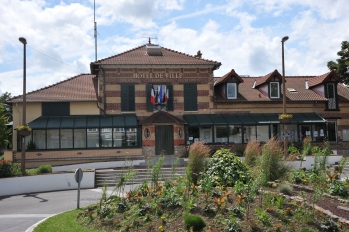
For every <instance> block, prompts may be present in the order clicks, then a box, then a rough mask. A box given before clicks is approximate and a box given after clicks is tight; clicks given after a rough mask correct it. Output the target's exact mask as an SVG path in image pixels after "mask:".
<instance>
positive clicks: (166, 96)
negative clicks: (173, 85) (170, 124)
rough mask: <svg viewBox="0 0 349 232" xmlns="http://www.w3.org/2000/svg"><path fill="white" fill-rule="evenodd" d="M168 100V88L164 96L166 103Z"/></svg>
mask: <svg viewBox="0 0 349 232" xmlns="http://www.w3.org/2000/svg"><path fill="white" fill-rule="evenodd" d="M167 101H168V89H166V94H165V97H164V103H166V102H167Z"/></svg>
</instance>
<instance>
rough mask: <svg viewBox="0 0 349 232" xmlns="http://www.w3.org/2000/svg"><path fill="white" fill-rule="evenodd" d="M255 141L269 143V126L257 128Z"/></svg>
mask: <svg viewBox="0 0 349 232" xmlns="http://www.w3.org/2000/svg"><path fill="white" fill-rule="evenodd" d="M257 140H258V141H259V142H268V141H269V126H257Z"/></svg>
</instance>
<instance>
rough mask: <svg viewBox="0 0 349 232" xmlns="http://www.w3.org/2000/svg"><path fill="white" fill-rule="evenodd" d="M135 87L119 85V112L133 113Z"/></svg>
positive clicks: (134, 107)
mask: <svg viewBox="0 0 349 232" xmlns="http://www.w3.org/2000/svg"><path fill="white" fill-rule="evenodd" d="M135 110H136V104H135V85H134V84H121V111H132V112H133V111H135Z"/></svg>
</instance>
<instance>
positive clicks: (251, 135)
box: [244, 126, 256, 143]
mask: <svg viewBox="0 0 349 232" xmlns="http://www.w3.org/2000/svg"><path fill="white" fill-rule="evenodd" d="M244 139H245V141H244V143H248V141H254V140H256V126H245V127H244Z"/></svg>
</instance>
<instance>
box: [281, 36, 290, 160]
mask: <svg viewBox="0 0 349 232" xmlns="http://www.w3.org/2000/svg"><path fill="white" fill-rule="evenodd" d="M287 40H288V36H285V37H284V38H282V40H281V44H282V113H283V114H286V81H285V57H284V43H285V41H287ZM286 134H287V127H286V123H285V124H284V154H285V156H287V155H288V140H287V136H286Z"/></svg>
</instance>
